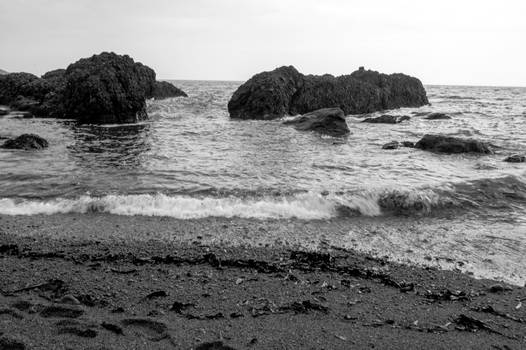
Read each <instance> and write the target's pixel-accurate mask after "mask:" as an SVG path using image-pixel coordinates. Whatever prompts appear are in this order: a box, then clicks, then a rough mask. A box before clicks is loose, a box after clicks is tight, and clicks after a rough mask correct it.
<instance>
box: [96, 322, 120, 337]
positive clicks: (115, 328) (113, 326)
mask: <svg viewBox="0 0 526 350" xmlns="http://www.w3.org/2000/svg"><path fill="white" fill-rule="evenodd" d="M101 326H102V328H104V329H107V330H109V331H110V332H113V333H115V334H119V335H121V334H124V333H123V331H122V328H121V327H119V326H117V325H116V324H113V323H108V322H102V324H101Z"/></svg>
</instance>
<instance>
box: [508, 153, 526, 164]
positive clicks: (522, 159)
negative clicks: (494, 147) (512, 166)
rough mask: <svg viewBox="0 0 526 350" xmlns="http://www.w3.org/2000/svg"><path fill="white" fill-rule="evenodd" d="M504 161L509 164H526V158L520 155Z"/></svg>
mask: <svg viewBox="0 0 526 350" xmlns="http://www.w3.org/2000/svg"><path fill="white" fill-rule="evenodd" d="M504 161H505V162H508V163H524V162H526V156H521V155H518V154H514V155H512V156H509V157H507V158H506V159H504Z"/></svg>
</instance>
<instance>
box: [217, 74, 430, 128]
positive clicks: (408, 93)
mask: <svg viewBox="0 0 526 350" xmlns="http://www.w3.org/2000/svg"><path fill="white" fill-rule="evenodd" d="M428 103H429V102H428V100H427V96H426V91H425V89H424V87H423V85H422V83H421V82H420V80H418V79H416V78H413V77H410V76H407V75H404V74H391V75H386V74H381V73H378V72H374V71H369V70H368V71H366V70H364V69H360V70H359V71H356V72H354V73H352V74H351V75H343V76H339V77H334V76H332V75H329V74H326V75H323V76H315V75H303V74H301V73H299V72H298V71H297V70H296V69H295V68H294V67H292V66H288V67H285V66H284V67H280V68H277V69H275V70H273V71H270V72H263V73H259V74H256V75H255V76H253V77H252V78H251V79H249V80H248V81H247V82H245V83H244V84H243V85H241V86H240V87H239V88H238V89H237V90H236V91H235V92H234V94H233V96H232V98H231V99H230V101H229V103H228V111H229V113H230V117H231V118H239V119H275V118H280V117H283V116H285V115H294V114H305V113H308V112H311V111H315V110H318V109H323V108H336V107H338V108H341V109H342V110H343V112H344V113H345V114H346V115H347V114H363V113H370V112H374V111H379V110H384V109H392V108H399V107H419V106H422V105H425V104H428Z"/></svg>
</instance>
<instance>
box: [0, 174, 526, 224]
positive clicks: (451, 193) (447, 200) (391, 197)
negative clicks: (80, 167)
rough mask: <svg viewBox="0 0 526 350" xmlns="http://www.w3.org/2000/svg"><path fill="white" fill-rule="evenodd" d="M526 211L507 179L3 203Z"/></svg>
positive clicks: (181, 214) (92, 207)
mask: <svg viewBox="0 0 526 350" xmlns="http://www.w3.org/2000/svg"><path fill="white" fill-rule="evenodd" d="M517 208H522V210H523V211H526V181H525V180H524V178H522V177H517V176H511V175H510V176H506V177H502V178H495V179H479V180H473V181H466V182H461V183H456V184H452V183H449V184H443V185H441V186H435V187H429V188H415V189H409V190H406V189H383V190H375V191H360V192H353V193H343V192H336V193H328V192H322V193H314V192H301V193H288V194H281V195H277V194H273V195H268V194H265V195H263V196H261V195H260V196H258V195H255V194H253V195H250V196H243V197H239V196H233V195H230V196H226V197H211V196H196V197H194V196H189V195H166V194H160V193H159V194H133V195H106V196H101V197H93V196H89V195H84V196H81V197H79V198H73V199H71V198H56V199H51V200H42V201H39V200H28V199H14V198H3V199H0V214H4V215H39V214H59V213H61V214H65V213H81V214H86V213H109V214H116V215H144V216H167V217H173V218H177V219H199V218H205V217H227V218H231V217H240V218H254V219H289V218H297V219H303V220H321V219H330V218H334V217H338V216H346V217H349V216H381V215H405V216H419V215H431V214H440V213H442V212H443V211H445V210H451V209H453V212H454V213H461V212H465V211H469V210H473V211H475V210H476V211H477V212H480V211H490V210H494V209H499V210H502V209H513V210H516V209H517Z"/></svg>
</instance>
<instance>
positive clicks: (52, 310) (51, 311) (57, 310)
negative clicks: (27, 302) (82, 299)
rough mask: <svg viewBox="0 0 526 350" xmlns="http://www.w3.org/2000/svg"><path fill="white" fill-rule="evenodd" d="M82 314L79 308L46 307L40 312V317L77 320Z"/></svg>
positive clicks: (82, 311)
mask: <svg viewBox="0 0 526 350" xmlns="http://www.w3.org/2000/svg"><path fill="white" fill-rule="evenodd" d="M82 314H84V310H82V309H81V308H73V307H66V306H62V305H51V306H46V307H44V308H43V309H42V311H40V316H42V317H67V318H77V317H80V316H81V315H82Z"/></svg>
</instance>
